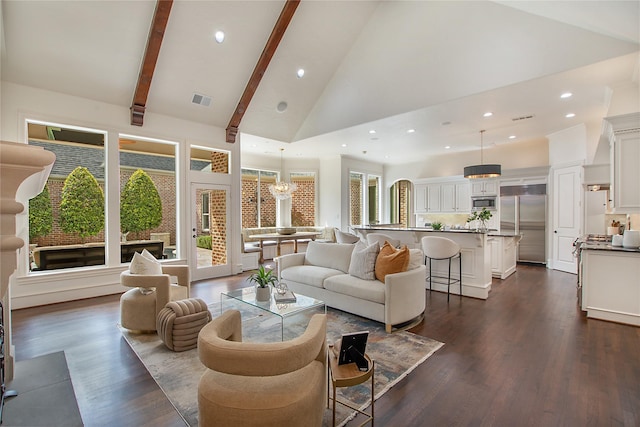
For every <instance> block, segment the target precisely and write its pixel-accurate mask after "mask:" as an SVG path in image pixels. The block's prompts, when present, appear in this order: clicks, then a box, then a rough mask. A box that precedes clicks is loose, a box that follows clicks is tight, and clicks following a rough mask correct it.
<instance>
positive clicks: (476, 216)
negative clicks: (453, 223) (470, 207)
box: [467, 208, 493, 228]
mask: <svg viewBox="0 0 640 427" xmlns="http://www.w3.org/2000/svg"><path fill="white" fill-rule="evenodd" d="M492 216H493V214H492V213H491V211H489V210H488V209H487V208H482V210H481V211H480V212H473V213H472V214H471V215H470V216H469V218H467V222H471V221H480V223H481V224H482V227H483V228H486V226H487V221H489V220H490V219H491V217H492Z"/></svg>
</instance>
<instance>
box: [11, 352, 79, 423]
mask: <svg viewBox="0 0 640 427" xmlns="http://www.w3.org/2000/svg"><path fill="white" fill-rule="evenodd" d="M7 388H8V389H12V390H15V391H17V392H18V395H17V396H16V397H11V398H9V399H7V400H5V403H4V409H3V412H2V425H3V426H29V427H36V426H47V427H50V426H60V427H62V426H65V427H80V426H82V425H84V424H83V423H82V417H81V415H80V410H79V409H78V402H77V401H76V395H75V393H74V391H73V385H72V384H71V377H70V375H69V368H68V367H67V359H66V357H65V355H64V352H63V351H58V352H55V353H51V354H46V355H44V356H39V357H34V358H33V359H28V360H21V361H19V362H16V365H15V372H14V379H13V381H11V382H10V383H9V384H8V387H7Z"/></svg>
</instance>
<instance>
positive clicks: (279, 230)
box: [276, 227, 296, 235]
mask: <svg viewBox="0 0 640 427" xmlns="http://www.w3.org/2000/svg"><path fill="white" fill-rule="evenodd" d="M295 232H296V228H295V227H278V228H276V233H278V234H285V235H286V234H294V233H295Z"/></svg>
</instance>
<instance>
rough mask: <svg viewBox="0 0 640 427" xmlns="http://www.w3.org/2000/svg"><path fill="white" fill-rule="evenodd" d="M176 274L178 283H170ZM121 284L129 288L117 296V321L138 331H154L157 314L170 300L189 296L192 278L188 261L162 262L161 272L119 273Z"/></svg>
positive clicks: (124, 326) (127, 271)
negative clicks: (171, 263) (175, 263)
mask: <svg viewBox="0 0 640 427" xmlns="http://www.w3.org/2000/svg"><path fill="white" fill-rule="evenodd" d="M172 277H176V278H177V283H176V284H173V283H171V278H172ZM120 284H121V285H123V286H127V287H130V288H135V289H129V290H128V291H127V292H125V293H124V294H122V296H121V297H120V324H121V325H122V327H123V328H126V329H130V330H134V331H138V332H155V331H156V316H157V315H158V313H159V312H160V310H162V309H163V308H164V306H165V305H166V304H167V303H168V302H169V301H178V300H181V299H186V298H189V297H190V290H191V279H190V276H189V266H187V265H163V266H162V274H154V275H145V274H132V273H131V272H130V271H129V270H126V271H123V272H122V273H121V274H120Z"/></svg>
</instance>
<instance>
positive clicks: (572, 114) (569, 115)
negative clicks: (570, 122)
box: [565, 113, 576, 119]
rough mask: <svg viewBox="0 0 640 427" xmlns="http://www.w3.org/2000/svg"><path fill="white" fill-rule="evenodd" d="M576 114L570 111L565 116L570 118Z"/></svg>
mask: <svg viewBox="0 0 640 427" xmlns="http://www.w3.org/2000/svg"><path fill="white" fill-rule="evenodd" d="M575 116H576V115H575V114H574V113H569V114H567V115H566V116H565V117H566V118H567V119H570V118H571V117H575Z"/></svg>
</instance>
